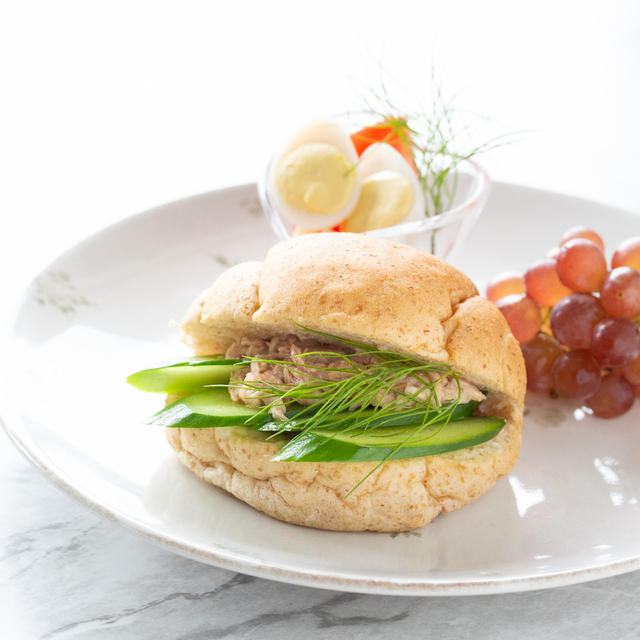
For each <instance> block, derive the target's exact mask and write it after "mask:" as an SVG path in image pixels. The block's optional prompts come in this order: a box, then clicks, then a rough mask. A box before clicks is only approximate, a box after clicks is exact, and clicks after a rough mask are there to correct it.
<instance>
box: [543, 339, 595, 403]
mask: <svg viewBox="0 0 640 640" xmlns="http://www.w3.org/2000/svg"><path fill="white" fill-rule="evenodd" d="M552 373H553V388H554V389H555V390H556V391H557V393H558V395H561V396H563V397H565V398H588V397H589V396H592V395H593V394H594V393H595V392H596V391H597V390H598V387H599V386H600V367H599V365H598V363H597V362H596V360H595V358H594V357H593V356H592V355H591V354H590V353H589V352H588V351H569V352H566V353H562V354H561V355H560V356H559V357H558V359H557V360H556V361H555V363H554V365H553V370H552Z"/></svg>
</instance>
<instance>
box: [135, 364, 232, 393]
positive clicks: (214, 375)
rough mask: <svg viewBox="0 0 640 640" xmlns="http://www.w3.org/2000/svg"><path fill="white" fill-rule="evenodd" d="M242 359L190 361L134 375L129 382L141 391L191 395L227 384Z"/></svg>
mask: <svg viewBox="0 0 640 640" xmlns="http://www.w3.org/2000/svg"><path fill="white" fill-rule="evenodd" d="M242 362H243V361H242V360H225V359H213V358H210V357H208V358H190V359H188V360H184V361H181V362H176V363H174V364H168V365H165V366H162V367H156V368H155V369H143V370H142V371H137V372H136V373H133V374H131V375H130V376H129V377H128V378H127V382H128V383H129V384H131V385H133V386H134V387H136V388H138V389H140V390H141V391H152V392H154V393H189V392H194V391H198V390H199V389H203V388H204V387H205V386H206V385H211V384H225V383H227V382H229V377H230V376H231V374H232V372H233V371H234V369H235V368H237V367H238V366H241V363H242Z"/></svg>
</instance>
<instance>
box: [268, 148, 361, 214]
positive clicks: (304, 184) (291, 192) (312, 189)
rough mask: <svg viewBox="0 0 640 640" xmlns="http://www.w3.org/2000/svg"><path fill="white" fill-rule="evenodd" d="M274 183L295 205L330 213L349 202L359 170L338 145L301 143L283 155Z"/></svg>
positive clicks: (282, 194) (304, 209)
mask: <svg viewBox="0 0 640 640" xmlns="http://www.w3.org/2000/svg"><path fill="white" fill-rule="evenodd" d="M275 183H276V187H277V189H278V192H279V193H280V196H281V197H282V198H283V200H284V201H285V202H286V203H287V204H289V205H291V206H292V207H295V208H296V209H300V210H302V211H309V212H310V213H319V214H323V215H330V214H332V213H337V212H338V211H340V209H342V208H343V207H344V206H345V205H346V204H347V203H348V202H349V199H350V198H351V195H352V194H353V190H354V189H355V187H356V172H355V169H354V167H353V166H351V165H350V164H349V163H348V162H347V159H346V158H345V157H344V156H343V155H342V154H341V153H340V151H339V150H338V149H337V148H336V147H334V146H332V145H330V144H325V143H324V142H314V143H310V144H303V145H301V146H300V147H298V148H297V149H294V150H293V151H291V152H289V153H288V154H287V155H286V156H285V157H284V158H283V159H282V161H281V163H280V166H279V167H278V169H277V173H276V176H275Z"/></svg>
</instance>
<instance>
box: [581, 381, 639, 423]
mask: <svg viewBox="0 0 640 640" xmlns="http://www.w3.org/2000/svg"><path fill="white" fill-rule="evenodd" d="M634 399H635V390H634V388H633V387H632V386H631V385H630V384H629V383H628V382H627V381H626V380H625V379H624V378H623V377H622V376H620V375H617V374H615V373H610V374H607V375H606V376H603V378H602V380H601V382H600V388H599V389H598V391H596V392H595V393H594V394H593V395H592V396H591V397H590V398H588V399H587V401H586V402H585V405H586V406H587V407H589V409H591V410H592V411H593V415H595V416H597V417H598V418H616V417H617V416H621V415H622V414H623V413H626V412H627V411H629V409H631V406H632V405H633V401H634Z"/></svg>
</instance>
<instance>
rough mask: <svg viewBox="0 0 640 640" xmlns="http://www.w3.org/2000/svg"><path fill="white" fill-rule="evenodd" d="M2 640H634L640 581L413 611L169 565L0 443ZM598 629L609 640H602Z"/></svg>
mask: <svg viewBox="0 0 640 640" xmlns="http://www.w3.org/2000/svg"><path fill="white" fill-rule="evenodd" d="M0 497H1V499H0V637H1V638H6V639H8V640H22V639H25V640H26V639H29V640H31V639H34V638H38V639H42V640H45V639H46V640H53V639H55V640H63V639H67V638H92V639H93V638H98V639H99V638H118V639H119V640H127V639H135V640H140V639H143V638H153V639H154V640H163V639H165V638H166V639H170V640H177V639H181V640H197V639H207V638H261V639H262V638H265V639H266V638H278V639H283V640H284V639H287V638H298V637H300V636H304V637H306V638H332V639H337V638H350V639H351V640H357V639H359V638H367V639H368V638H372V637H373V638H379V637H390V636H391V635H394V636H396V637H399V638H406V637H411V636H414V637H424V635H425V630H428V632H429V636H430V637H439V638H467V637H473V638H492V640H504V639H507V638H545V639H547V638H550V639H555V638H558V639H560V638H562V639H565V638H581V639H583V640H588V639H590V638H593V639H596V638H598V639H600V638H602V637H615V638H616V640H626V639H629V640H631V639H632V638H638V629H639V628H640V608H639V607H638V603H639V602H640V571H636V572H633V573H630V574H625V575H621V576H617V577H614V578H608V579H606V580H599V581H596V582H589V583H585V584H580V585H574V586H570V587H562V588H557V589H551V590H547V591H534V592H529V593H515V594H507V595H492V596H471V597H439V598H417V597H396V596H377V595H359V594H351V593H339V592H333V591H327V590H320V589H311V588H307V587H299V586H295V585H289V584H283V583H278V582H271V581H269V580H263V579H260V578H254V577H251V576H245V575H241V574H235V573H231V572H229V571H223V570H222V569H217V568H215V567H210V566H208V565H204V564H200V563H198V562H194V561H193V560H188V559H185V558H182V557H179V556H177V555H174V554H172V553H170V552H168V551H165V550H164V549H160V548H158V547H156V546H154V545H153V544H152V543H150V542H149V541H147V540H145V539H142V538H141V537H138V536H137V535H136V534H134V533H131V532H129V531H127V530H125V529H123V528H122V527H121V526H120V525H118V524H115V523H113V522H109V521H106V520H103V519H102V518H100V517H98V516H97V515H95V514H94V513H92V512H91V511H89V510H88V509H87V508H86V507H84V506H82V505H80V504H78V503H77V502H75V501H74V500H73V499H72V498H70V497H69V496H67V495H66V494H64V493H63V492H61V491H60V490H59V489H58V488H56V487H54V486H53V485H52V484H51V483H50V482H49V481H48V480H46V479H45V478H44V477H43V476H42V475H41V474H40V472H39V471H38V470H37V469H36V468H35V467H33V466H32V465H31V464H30V463H29V462H27V461H26V460H25V459H24V458H23V457H22V456H21V455H20V454H19V453H18V451H17V450H15V449H14V447H13V446H12V444H11V443H10V441H9V440H8V438H7V437H6V435H5V434H4V432H0ZM605 629H606V636H605V635H603V634H604V633H605V631H604V630H605Z"/></svg>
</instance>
